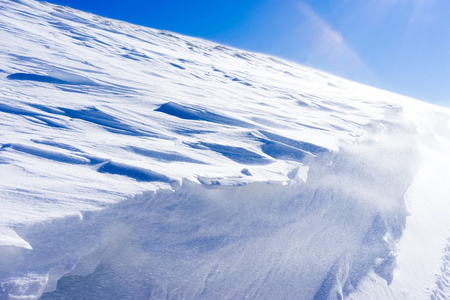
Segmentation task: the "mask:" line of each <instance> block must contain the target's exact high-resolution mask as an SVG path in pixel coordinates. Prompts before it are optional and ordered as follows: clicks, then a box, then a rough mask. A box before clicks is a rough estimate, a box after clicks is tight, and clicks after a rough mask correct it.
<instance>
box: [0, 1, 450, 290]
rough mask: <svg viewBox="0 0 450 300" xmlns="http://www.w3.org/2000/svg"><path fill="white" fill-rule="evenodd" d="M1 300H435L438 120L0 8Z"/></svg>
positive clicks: (189, 50) (443, 217)
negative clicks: (39, 299) (242, 299)
mask: <svg viewBox="0 0 450 300" xmlns="http://www.w3.org/2000/svg"><path fill="white" fill-rule="evenodd" d="M0 14H1V18H0V27H1V31H0V40H1V41H2V42H1V43H0V60H1V62H2V63H1V70H0V81H1V85H0V128H1V130H0V148H1V149H0V191H1V194H0V195H1V210H0V299H37V298H41V299H161V298H168V299H241V298H250V299H342V298H348V299H448V298H449V297H450V294H449V293H450V271H449V270H450V258H449V257H450V256H449V255H450V250H449V249H450V248H449V247H450V246H449V245H450V243H449V238H450V218H448V216H449V213H450V204H449V199H450V189H449V188H448V178H450V159H449V155H448V153H450V114H449V112H448V111H447V110H445V109H443V108H439V107H434V106H432V105H429V104H425V103H422V102H419V101H416V100H413V99H409V98H405V97H401V96H398V95H394V94H391V93H387V92H383V91H380V90H377V89H373V88H370V87H366V86H362V85H359V84H356V83H353V82H349V81H346V80H343V79H340V78H337V77H333V76H331V75H328V74H325V73H322V72H319V71H315V70H312V69H309V68H305V67H302V66H299V65H296V64H293V63H290V62H286V61H283V60H280V59H277V58H273V57H270V56H266V55H261V54H255V53H248V52H245V51H241V50H238V49H233V48H229V47H226V46H223V45H217V44H214V43H211V42H208V41H204V40H200V39H195V38H191V37H185V36H181V35H177V34H172V33H169V32H166V31H158V30H154V29H149V28H144V27H139V26H135V25H131V24H127V23H124V22H119V21H114V20H109V19H105V18H102V17H99V16H95V15H91V14H87V13H83V12H80V11H76V10H73V9H70V8H67V7H60V6H54V5H51V4H47V3H44V2H42V3H40V2H34V1H29V0H17V1H3V2H0Z"/></svg>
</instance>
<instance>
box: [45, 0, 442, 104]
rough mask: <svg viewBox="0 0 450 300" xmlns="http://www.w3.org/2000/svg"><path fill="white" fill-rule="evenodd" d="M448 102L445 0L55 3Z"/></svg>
mask: <svg viewBox="0 0 450 300" xmlns="http://www.w3.org/2000/svg"><path fill="white" fill-rule="evenodd" d="M49 2H52V3H55V4H61V5H67V6H71V7H73V8H78V9H81V10H84V11H88V12H92V13H95V14H99V15H102V16H105V17H110V18H114V19H120V20H125V21H128V22H131V23H134V24H140V25H144V26H149V27H153V28H158V29H165V30H170V31H174V32H178V33H182V34H186V35H191V36H196V37H201V38H206V39H209V40H212V41H215V42H218V43H222V44H225V45H230V46H234V47H238V48H242V49H246V50H250V51H256V52H262V53H267V54H271V55H275V56H278V57H282V58H286V59H288V60H291V61H295V62H298V63H300V64H303V65H307V66H311V67H314V68H317V69H321V70H324V71H327V72H329V73H332V74H335V75H338V76H341V77H344V78H348V79H351V80H355V81H358V82H362V83H365V84H368V85H371V86H375V87H379V88H382V89H386V90H389V91H393V92H396V93H399V94H403V95H407V96H411V97H414V98H417V99H420V100H424V101H428V102H432V103H436V104H440V105H443V106H447V107H450V1H448V0H363V1H362V0H323V1H321V0H303V1H299V0H260V1H256V0H190V1H187V0H164V1H153V0H128V1H123V0H121V1H119V0H108V1H105V0H50V1H49Z"/></svg>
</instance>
